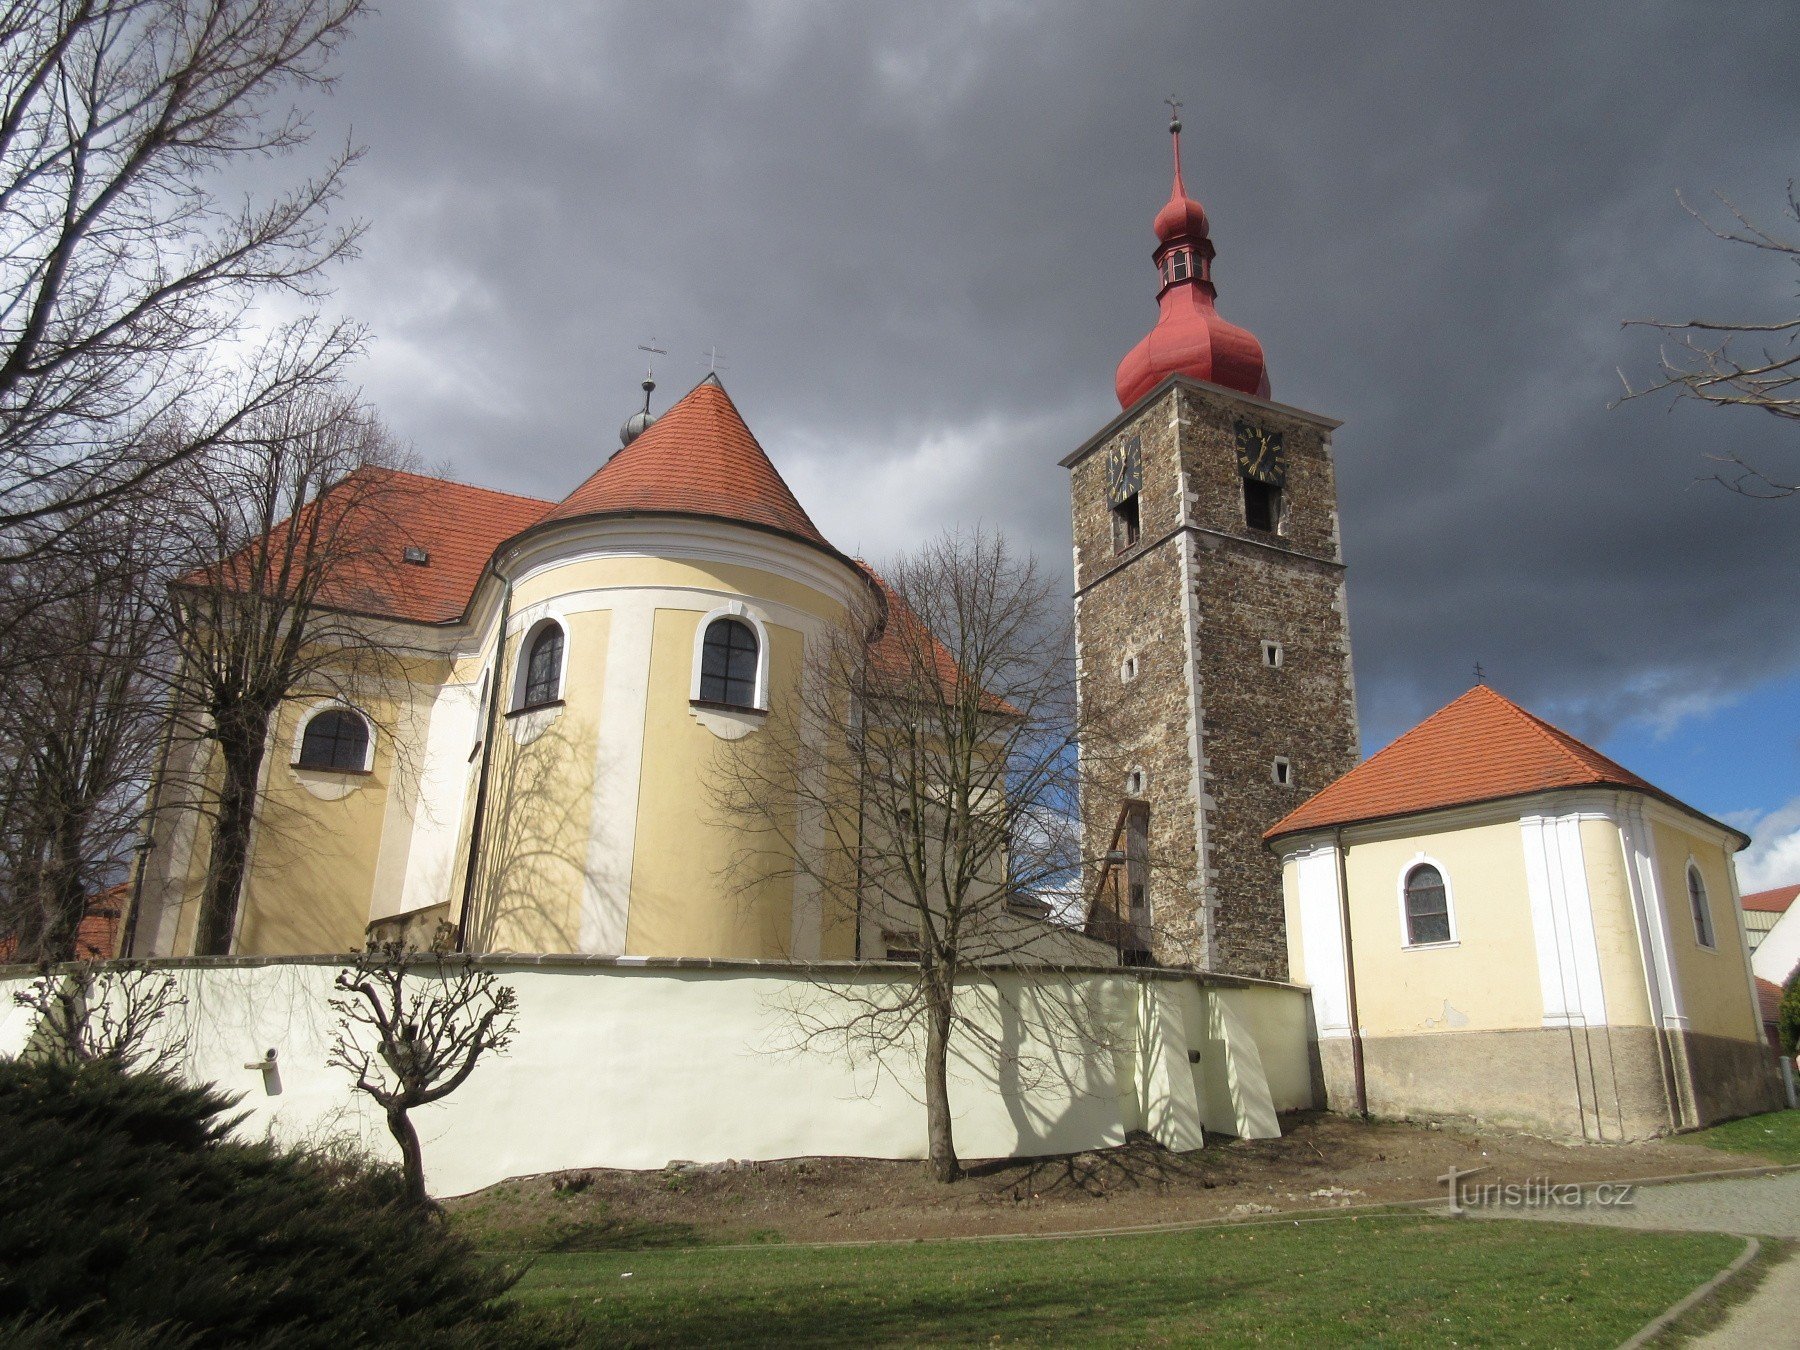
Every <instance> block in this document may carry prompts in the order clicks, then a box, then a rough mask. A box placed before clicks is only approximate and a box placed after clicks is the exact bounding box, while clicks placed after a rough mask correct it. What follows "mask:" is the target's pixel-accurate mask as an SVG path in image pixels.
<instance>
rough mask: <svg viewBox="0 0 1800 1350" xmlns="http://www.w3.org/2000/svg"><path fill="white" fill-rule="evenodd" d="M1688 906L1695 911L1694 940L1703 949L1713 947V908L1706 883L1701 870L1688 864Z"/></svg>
mask: <svg viewBox="0 0 1800 1350" xmlns="http://www.w3.org/2000/svg"><path fill="white" fill-rule="evenodd" d="M1688 904H1689V905H1690V906H1691V907H1692V908H1693V911H1694V940H1695V941H1696V942H1698V943H1699V944H1700V945H1701V946H1702V947H1712V946H1715V945H1717V944H1715V943H1714V941H1713V922H1712V907H1711V906H1710V905H1708V904H1707V903H1706V883H1705V882H1704V881H1702V880H1700V869H1699V868H1698V867H1695V866H1694V864H1692V863H1689V864H1688Z"/></svg>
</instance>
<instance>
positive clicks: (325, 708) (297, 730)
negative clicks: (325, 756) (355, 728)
mask: <svg viewBox="0 0 1800 1350" xmlns="http://www.w3.org/2000/svg"><path fill="white" fill-rule="evenodd" d="M333 709H340V710H342V711H344V712H350V713H355V714H356V715H357V716H358V717H360V718H362V723H363V726H364V727H365V728H367V730H368V733H369V742H368V744H367V745H365V746H364V747H363V762H362V770H361V772H363V773H373V772H374V771H375V719H374V718H373V717H370V716H369V714H367V713H366V712H364V711H363V710H362V709H361V708H359V707H357V706H356V705H355V704H353V703H346V702H345V701H344V700H343V699H341V698H322V699H319V700H318V701H317V702H316V703H312V704H309V705H308V706H307V709H306V711H305V712H303V713H302V714H301V715H300V720H299V721H298V722H296V723H295V724H294V747H293V752H292V753H291V754H290V755H289V756H288V765H289V766H290V767H291V768H292V769H293V770H294V771H295V772H296V773H346V772H349V773H354V772H356V770H346V769H325V768H320V767H318V766H317V765H310V764H306V765H303V764H301V762H300V747H301V746H302V745H304V744H305V743H306V729H307V728H308V727H309V726H311V725H312V720H313V718H315V717H317V716H318V715H319V714H320V713H323V712H330V711H332V710H333Z"/></svg>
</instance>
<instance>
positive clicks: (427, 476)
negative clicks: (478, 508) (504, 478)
mask: <svg viewBox="0 0 1800 1350" xmlns="http://www.w3.org/2000/svg"><path fill="white" fill-rule="evenodd" d="M365 467H367V468H379V469H381V471H382V472H383V473H389V474H393V475H395V476H396V477H400V478H412V479H416V480H417V481H419V482H421V483H442V484H444V485H445V486H447V487H460V488H469V489H471V490H473V491H475V492H485V493H487V494H488V495H489V496H493V497H510V498H511V499H512V500H513V501H516V502H537V503H538V504H539V505H541V506H555V505H556V502H555V501H554V500H553V499H551V498H549V497H532V496H529V495H527V494H526V493H523V492H508V491H507V490H506V489H505V488H496V487H489V486H488V485H487V484H485V483H471V482H468V481H467V480H466V479H462V478H448V477H445V476H444V475H443V474H437V473H418V472H416V471H415V470H412V469H393V468H387V467H385V466H382V465H366V466H365Z"/></svg>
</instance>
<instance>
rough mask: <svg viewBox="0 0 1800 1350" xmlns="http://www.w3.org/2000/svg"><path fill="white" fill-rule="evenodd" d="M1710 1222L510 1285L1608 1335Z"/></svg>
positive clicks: (1212, 1330)
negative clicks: (1665, 1230)
mask: <svg viewBox="0 0 1800 1350" xmlns="http://www.w3.org/2000/svg"><path fill="white" fill-rule="evenodd" d="M1741 1246H1742V1244H1741V1243H1740V1242H1738V1241H1737V1240H1736V1239H1734V1238H1729V1237H1721V1236H1718V1235H1714V1234H1701V1233H1694V1234H1653V1233H1632V1232H1620V1231H1616V1230H1611V1229H1602V1228H1588V1227H1576V1226H1572V1225H1571V1226H1562V1225H1553V1224H1542V1223H1500V1222H1480V1221H1472V1220H1463V1221H1456V1220H1447V1219H1430V1218H1420V1217H1415V1216H1411V1215H1402V1216H1392V1217H1389V1216H1380V1215H1376V1216H1363V1217H1360V1218H1354V1219H1352V1218H1348V1217H1346V1218H1344V1219H1340V1220H1332V1221H1327V1222H1318V1223H1305V1224H1298V1225H1295V1224H1271V1225H1256V1226H1237V1227H1231V1228H1223V1229H1219V1228H1214V1229H1207V1230H1202V1231H1198V1232H1189V1233H1181V1234H1155V1235H1140V1236H1129V1237H1111V1238H1079V1239H1058V1240H1056V1241H1029V1242H925V1243H909V1244H903V1245H887V1246H877V1245H866V1246H854V1247H830V1248H818V1247H799V1246H791V1247H782V1246H774V1247H763V1248H754V1249H741V1248H738V1249H728V1248H717V1249H712V1250H705V1249H702V1250H697V1251H667V1250H665V1251H637V1252H622V1251H597V1252H564V1253H556V1254H551V1255H543V1256H539V1257H536V1258H535V1263H534V1264H533V1266H532V1268H531V1269H530V1271H529V1272H528V1273H527V1274H526V1276H525V1278H524V1280H523V1281H521V1283H520V1284H519V1286H518V1288H517V1290H516V1291H515V1297H517V1298H518V1299H519V1300H520V1301H521V1302H524V1303H526V1304H528V1305H531V1306H533V1307H536V1308H540V1309H542V1310H544V1311H546V1312H559V1311H564V1310H570V1311H573V1312H574V1313H575V1314H576V1315H577V1316H578V1317H579V1318H580V1320H581V1323H582V1326H583V1328H584V1331H585V1333H586V1335H587V1337H588V1340H587V1342H586V1343H587V1344H592V1345H674V1344H697V1343H698V1344H708V1345H740V1346H750V1345H781V1346H799V1345H823V1344H854V1345H900V1344H945V1343H972V1342H975V1341H981V1342H985V1343H991V1344H1044V1343H1048V1342H1055V1343H1056V1344H1059V1345H1181V1344H1189V1343H1193V1342H1198V1341H1201V1340H1211V1341H1217V1342H1220V1343H1226V1344H1274V1345H1290V1344H1299V1343H1305V1344H1315V1345H1316V1344H1326V1345H1353V1344H1367V1343H1371V1342H1374V1343H1380V1344H1387V1345H1514V1346H1516V1345H1556V1346H1586V1345H1594V1346H1613V1345H1617V1344H1618V1343H1619V1342H1620V1341H1622V1340H1624V1339H1625V1338H1626V1337H1627V1336H1630V1335H1631V1334H1632V1333H1633V1332H1635V1331H1636V1330H1637V1329H1638V1328H1639V1327H1641V1326H1642V1325H1643V1324H1644V1323H1645V1322H1647V1321H1649V1320H1650V1319H1651V1318H1652V1317H1654V1316H1655V1315H1656V1314H1657V1313H1659V1312H1661V1311H1662V1310H1663V1309H1664V1308H1666V1307H1667V1306H1668V1305H1670V1304H1671V1303H1674V1302H1675V1301H1676V1300H1677V1299H1679V1298H1681V1297H1683V1296H1684V1295H1686V1294H1687V1293H1688V1292H1690V1291H1691V1290H1692V1289H1694V1288H1695V1287H1696V1286H1697V1285H1699V1284H1701V1283H1702V1282H1703V1281H1705V1280H1706V1279H1708V1278H1710V1277H1711V1276H1712V1275H1713V1274H1714V1273H1715V1272H1716V1271H1718V1270H1719V1269H1720V1268H1721V1267H1723V1266H1724V1265H1725V1264H1726V1263H1727V1262H1729V1261H1730V1260H1731V1259H1732V1258H1733V1257H1734V1256H1736V1255H1737V1253H1738V1251H1739V1250H1740V1248H1741Z"/></svg>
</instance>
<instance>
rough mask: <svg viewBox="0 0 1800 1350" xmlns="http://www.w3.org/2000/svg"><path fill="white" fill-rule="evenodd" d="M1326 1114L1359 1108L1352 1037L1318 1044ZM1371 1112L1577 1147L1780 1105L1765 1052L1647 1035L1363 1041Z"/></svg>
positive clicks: (1548, 1030)
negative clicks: (1575, 1142)
mask: <svg viewBox="0 0 1800 1350" xmlns="http://www.w3.org/2000/svg"><path fill="white" fill-rule="evenodd" d="M1318 1051H1319V1067H1320V1073H1321V1076H1322V1078H1323V1081H1324V1087H1325V1100H1326V1105H1327V1106H1328V1107H1329V1108H1330V1109H1331V1110H1333V1111H1344V1112H1349V1111H1354V1110H1355V1109H1356V1090H1355V1070H1354V1066H1353V1061H1352V1052H1351V1043H1350V1040H1349V1038H1347V1037H1341V1038H1333V1039H1330V1040H1325V1041H1321V1042H1320V1043H1319V1045H1318ZM1363 1073H1364V1079H1365V1082H1366V1089H1367V1095H1368V1107H1369V1113H1370V1114H1371V1115H1375V1116H1383V1117H1388V1118H1391V1119H1399V1120H1443V1119H1452V1120H1466V1121H1469V1122H1472V1123H1474V1124H1479V1125H1487V1126H1499V1127H1501V1128H1504V1129H1515V1130H1524V1131H1528V1132H1530V1133H1534V1134H1548V1135H1554V1136H1560V1137H1565V1138H1573V1139H1589V1140H1595V1141H1604V1142H1608V1143H1611V1142H1616V1141H1621V1140H1629V1139H1646V1138H1650V1137H1653V1136H1656V1135H1663V1134H1670V1133H1673V1132H1675V1131H1677V1130H1683V1129H1693V1128H1696V1127H1699V1126H1703V1125H1710V1124H1713V1123H1714V1122H1716V1121H1720V1120H1730V1119H1733V1118H1735V1117H1738V1116H1745V1115H1754V1114H1756V1113H1758V1112H1761V1111H1773V1110H1776V1109H1778V1108H1779V1107H1780V1106H1782V1105H1783V1104H1784V1101H1785V1099H1784V1098H1783V1096H1782V1091H1781V1079H1780V1075H1779V1071H1778V1068H1777V1066H1776V1064H1775V1060H1774V1056H1773V1054H1772V1053H1771V1052H1770V1051H1769V1049H1768V1047H1766V1046H1765V1045H1763V1044H1761V1043H1760V1042H1750V1041H1736V1040H1729V1039H1725V1038H1722V1037H1717V1036H1697V1035H1688V1034H1684V1033H1681V1032H1670V1033H1669V1034H1668V1036H1667V1038H1666V1041H1665V1042H1664V1043H1663V1044H1659V1038H1658V1037H1657V1035H1656V1033H1655V1032H1654V1031H1653V1030H1652V1029H1651V1028H1649V1027H1571V1028H1562V1027H1545V1028H1536V1029H1525V1030H1518V1031H1478V1032H1439V1033H1434V1034H1432V1035H1427V1036H1377V1037H1366V1038H1365V1039H1364V1041H1363Z"/></svg>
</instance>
